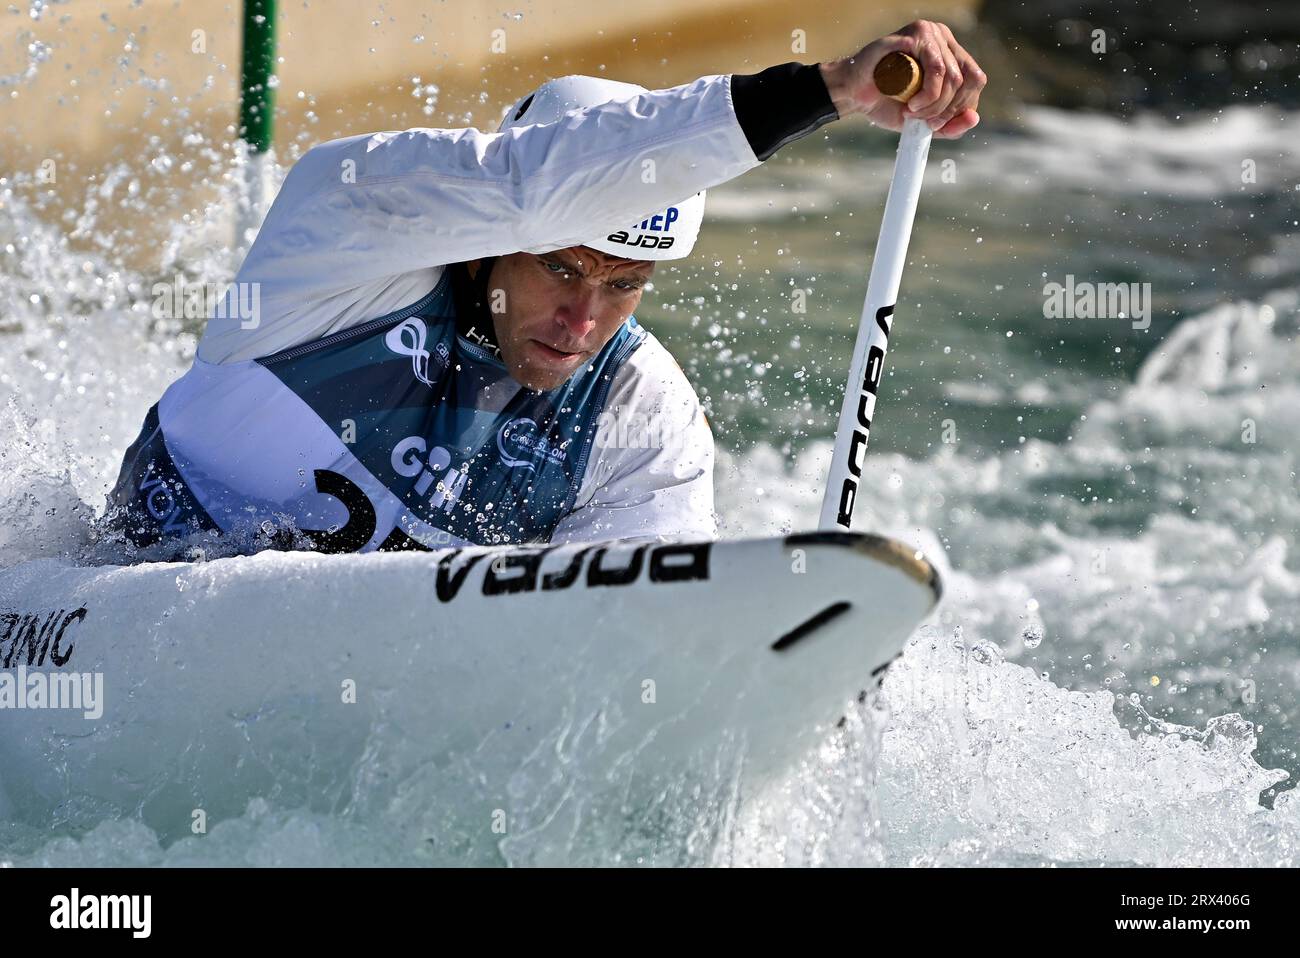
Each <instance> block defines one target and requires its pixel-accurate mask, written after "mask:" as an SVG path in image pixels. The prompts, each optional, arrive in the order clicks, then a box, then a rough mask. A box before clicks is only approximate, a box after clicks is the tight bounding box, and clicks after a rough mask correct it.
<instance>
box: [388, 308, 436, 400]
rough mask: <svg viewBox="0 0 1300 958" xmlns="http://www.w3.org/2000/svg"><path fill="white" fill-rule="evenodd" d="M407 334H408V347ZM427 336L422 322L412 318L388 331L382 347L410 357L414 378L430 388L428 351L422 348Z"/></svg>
mask: <svg viewBox="0 0 1300 958" xmlns="http://www.w3.org/2000/svg"><path fill="white" fill-rule="evenodd" d="M408 333H409V334H410V344H409V345H408V343H407V334H408ZM428 335H429V332H428V330H427V329H426V328H425V325H424V320H422V319H420V318H419V317H417V316H412V317H411V318H410V319H408V320H406V321H405V322H402V323H399V324H398V325H396V326H394V327H393V328H392V329H390V330H389V331H388V333H387V335H385V336H384V345H385V346H387V347H388V348H389V349H391V350H392V351H393V352H395V353H397V355H399V356H410V357H411V371H412V372H413V373H414V374H415V378H416V379H418V380H420V382H422V383H424V384H425V385H426V386H432V385H433V383H431V382H429V351H428V350H427V349H425V348H424V341H425V339H427V338H428Z"/></svg>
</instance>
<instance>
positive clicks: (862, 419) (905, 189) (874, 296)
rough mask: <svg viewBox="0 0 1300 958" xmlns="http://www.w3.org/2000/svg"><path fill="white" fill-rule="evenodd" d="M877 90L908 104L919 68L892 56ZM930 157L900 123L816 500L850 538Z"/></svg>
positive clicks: (914, 132) (879, 73) (831, 524)
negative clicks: (826, 470)
mask: <svg viewBox="0 0 1300 958" xmlns="http://www.w3.org/2000/svg"><path fill="white" fill-rule="evenodd" d="M873 75H874V78H875V81H876V87H877V88H878V89H879V90H880V92H881V93H884V94H885V95H886V96H888V97H890V98H891V99H894V100H898V101H899V102H900V103H906V102H907V101H908V100H909V99H910V98H911V97H912V94H914V93H915V92H916V91H917V90H918V89H920V87H921V68H920V66H919V65H918V64H917V62H916V61H915V60H914V59H912V58H911V57H910V56H908V55H907V54H906V53H898V52H895V53H891V54H889V55H888V56H887V57H885V58H884V59H883V60H881V61H880V62H879V63H878V64H877V65H876V69H875V71H874V74H873ZM929 153H930V127H929V125H928V124H926V122H925V121H924V120H916V119H910V120H905V121H904V122H903V132H902V135H901V136H900V137H899V140H898V158H897V159H896V160H895V161H894V178H893V180H892V181H891V182H890V184H889V198H888V199H886V200H885V216H884V219H883V220H882V221H881V223H880V239H879V240H878V241H877V243H876V256H875V259H874V260H873V261H872V263H871V278H870V279H868V280H867V301H866V303H865V304H864V305H863V307H862V320H861V321H860V322H859V324H858V339H857V343H856V344H855V345H854V347H853V365H852V366H850V367H849V383H848V386H847V388H846V389H845V391H844V405H843V407H842V408H841V409H840V422H839V427H838V428H837V429H836V430H835V452H834V454H833V456H832V457H831V469H830V476H829V477H828V478H827V481H826V497H825V498H824V499H823V500H822V511H821V517H820V519H819V520H818V523H817V526H818V528H820V529H837V530H843V531H848V530H849V529H850V528H851V526H852V523H853V504H854V502H855V500H856V499H857V494H858V483H859V481H860V479H861V477H862V465H863V460H864V459H865V457H866V452H867V438H868V436H869V435H870V433H871V422H872V420H873V419H874V418H875V414H876V390H877V388H878V387H879V386H880V377H881V375H882V374H883V373H884V367H885V350H886V349H887V348H888V347H889V330H890V328H891V327H892V326H893V323H894V320H893V315H894V303H895V301H896V300H897V298H898V284H899V282H900V281H901V280H902V278H903V262H904V261H905V260H906V259H907V243H908V240H910V239H911V237H912V220H913V219H914V218H915V216H916V203H917V200H918V199H919V198H920V196H921V179H922V177H923V176H924V174H925V160H926V157H927V156H929Z"/></svg>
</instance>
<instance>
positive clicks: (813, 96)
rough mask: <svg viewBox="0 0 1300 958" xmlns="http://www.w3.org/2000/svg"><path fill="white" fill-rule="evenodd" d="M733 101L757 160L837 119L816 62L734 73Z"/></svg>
mask: <svg viewBox="0 0 1300 958" xmlns="http://www.w3.org/2000/svg"><path fill="white" fill-rule="evenodd" d="M731 102H732V103H733V104H734V105H735V108H736V119H737V120H738V121H740V128H741V129H742V130H744V131H745V138H746V139H747V140H749V145H750V147H751V148H752V149H753V151H754V155H755V156H757V157H758V158H759V159H760V160H766V159H767V158H768V157H770V156H771V155H772V154H773V153H775V152H776V151H777V150H779V149H780V148H781V147H783V146H785V145H786V144H787V143H789V142H790V141H791V140H797V139H799V137H801V136H807V135H808V134H809V133H811V132H812V131H813V130H815V129H817V128H818V127H819V126H822V125H823V124H826V123H829V122H830V121H831V120H838V119H839V118H840V114H839V112H838V111H837V110H836V109H835V104H834V103H832V102H831V94H830V91H829V90H827V89H826V81H825V80H823V79H822V72H821V70H820V69H819V68H818V67H817V64H815V63H814V64H811V65H804V64H802V63H782V64H781V65H780V66H774V67H768V69H766V70H764V71H763V72H762V73H735V74H732V77H731Z"/></svg>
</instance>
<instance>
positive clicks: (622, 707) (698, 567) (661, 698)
mask: <svg viewBox="0 0 1300 958" xmlns="http://www.w3.org/2000/svg"><path fill="white" fill-rule="evenodd" d="M938 597H939V581H938V577H937V575H936V574H935V571H934V569H933V568H932V567H931V565H930V564H929V563H928V562H927V561H926V560H925V559H924V558H923V557H921V556H920V555H919V554H917V553H916V552H915V551H914V550H913V549H911V548H910V547H907V546H904V545H902V544H900V543H897V542H894V541H891V540H887V539H882V538H880V537H876V536H868V535H858V534H846V533H809V534H805V535H794V536H787V537H785V538H773V539H757V540H748V541H736V542H715V543H698V544H672V545H651V546H646V545H640V546H637V545H634V544H606V545H595V546H581V547H579V546H565V547H556V548H542V547H535V548H520V547H513V548H503V549H483V548H472V549H460V550H449V551H443V552H436V553H398V554H382V555H381V554H374V555H365V556H334V555H321V554H316V553H280V552H266V553H262V554H259V555H256V556H252V557H239V558H231V559H220V560H215V561H211V562H206V563H199V564H192V565H191V564H170V563H168V564H153V565H140V566H132V567H98V568H86V567H75V566H69V565H67V564H66V563H62V562H59V561H54V560H42V561H36V562H29V563H25V564H23V565H20V566H16V567H14V568H11V569H7V570H4V571H0V705H3V706H4V707H3V708H0V806H7V807H3V808H0V813H3V814H4V817H6V818H14V819H17V820H20V821H23V822H26V823H29V824H32V825H36V826H38V827H46V826H52V825H63V826H72V827H76V826H78V825H79V824H89V823H91V822H94V821H99V820H102V819H103V817H104V816H105V815H106V814H111V815H114V816H118V815H121V816H128V817H140V818H142V819H143V820H144V821H145V822H146V823H147V824H149V825H150V826H151V827H153V828H154V829H155V830H157V831H158V832H159V833H160V835H162V836H164V837H167V836H172V837H175V836H180V835H183V834H188V833H189V830H190V825H191V821H192V815H193V813H194V810H195V809H203V810H204V812H205V814H206V815H208V816H209V817H210V819H211V817H216V818H217V819H220V818H221V817H224V816H227V815H237V814H240V813H241V812H242V811H243V810H244V807H245V805H246V803H247V801H248V800H249V799H250V798H251V797H254V796H258V795H262V796H267V797H270V798H273V799H275V800H277V801H278V802H280V803H282V804H286V803H287V804H290V805H301V806H304V807H312V808H319V809H324V810H334V811H337V810H340V809H349V808H356V807H357V806H358V805H360V804H365V803H367V802H373V801H383V800H388V799H390V798H391V796H392V795H393V794H395V790H397V789H399V788H400V785H401V783H402V782H403V781H404V780H406V779H409V778H410V777H411V776H414V775H416V774H417V773H418V774H419V775H422V776H425V777H427V776H429V775H434V776H437V775H438V774H444V777H447V776H453V777H454V776H457V775H461V776H463V775H466V774H467V773H466V772H465V769H467V768H472V769H473V773H472V774H473V777H474V778H475V781H474V783H473V788H474V791H475V793H476V794H477V795H479V796H480V797H481V796H487V798H488V800H489V802H491V801H494V798H493V796H498V795H499V801H500V807H501V808H508V807H509V805H510V802H511V797H510V794H509V791H510V788H511V786H510V781H511V776H512V775H514V774H515V773H516V772H517V771H518V770H519V769H520V768H521V767H523V766H524V765H526V764H527V763H528V762H529V761H530V760H532V759H533V758H535V756H537V755H538V754H539V753H543V752H548V750H549V752H550V753H551V754H553V755H554V756H556V761H558V762H561V763H563V762H564V761H565V760H566V759H567V758H568V757H571V756H572V754H573V752H574V751H575V750H576V749H577V748H578V747H579V746H578V745H576V744H575V739H577V738H578V737H579V736H580V735H581V736H585V738H584V739H583V742H582V745H581V750H582V762H583V763H584V769H585V773H584V774H585V777H586V779H587V780H590V781H602V782H605V783H607V784H610V785H611V786H616V790H617V791H618V792H619V793H620V794H621V795H623V796H624V797H625V798H626V796H627V795H629V794H631V793H632V792H634V791H635V790H637V789H654V788H658V787H661V786H662V785H663V783H665V782H668V781H671V780H672V779H673V778H674V776H678V775H680V774H682V773H683V770H684V769H685V768H687V767H688V766H689V765H690V763H691V762H692V761H697V760H699V759H700V757H701V756H705V757H706V759H708V760H716V758H717V757H718V755H719V754H720V753H721V752H724V751H727V750H731V751H732V753H733V754H732V758H735V759H737V760H738V762H739V765H740V767H742V768H743V778H744V788H746V789H751V788H761V787H762V786H763V785H764V784H766V783H767V782H769V781H771V780H772V778H773V776H779V775H780V774H781V773H783V772H785V771H787V770H788V769H789V768H791V767H792V766H793V765H794V764H796V763H797V762H798V761H799V760H800V759H801V758H802V757H804V756H805V755H807V754H808V753H809V751H810V750H811V749H813V748H814V747H815V746H816V744H817V743H818V741H819V740H820V739H821V738H824V736H825V733H826V729H827V728H828V726H829V725H831V724H833V723H834V722H835V721H836V720H837V719H838V717H839V716H840V715H841V714H842V713H843V709H844V707H845V704H846V703H847V702H848V701H849V700H851V699H852V697H853V696H854V695H855V694H857V693H858V692H859V690H861V689H863V688H866V687H868V686H870V685H871V684H872V682H873V677H874V678H875V679H878V677H879V676H880V674H881V673H882V672H883V670H884V669H885V668H886V667H887V665H888V663H889V662H890V661H891V660H892V659H893V658H894V657H895V656H897V655H898V654H899V652H900V650H901V649H902V647H903V645H904V643H905V642H906V640H907V638H908V637H909V636H910V635H911V633H912V632H913V630H914V629H915V628H916V627H917V625H918V624H919V623H920V622H921V621H922V620H923V619H924V618H925V617H926V615H927V614H928V613H929V612H930V610H931V609H932V608H933V607H934V605H935V603H936V602H937V600H938ZM96 674H98V675H99V676H102V683H103V684H102V694H101V696H100V702H99V703H97V704H98V705H99V706H101V707H102V714H101V715H98V716H94V715H93V712H94V711H96V710H97V709H95V708H91V709H90V711H91V713H92V714H91V715H90V717H88V716H87V706H91V705H92V704H94V703H90V702H89V701H82V702H81V703H80V705H81V708H67V707H65V708H57V709H56V708H49V707H45V708H34V707H31V706H32V705H33V695H34V694H35V693H36V691H37V690H38V687H39V688H43V689H45V690H46V692H47V700H46V702H45V704H46V705H49V704H52V703H51V702H50V700H49V699H51V698H53V696H54V695H55V694H59V695H61V696H62V704H65V705H67V704H69V698H68V697H69V695H70V694H71V692H72V690H73V688H74V687H75V688H76V689H81V688H82V687H83V686H82V685H81V684H79V683H74V682H73V681H72V679H73V678H77V679H81V678H82V677H83V676H86V677H88V678H86V682H87V683H88V684H86V685H85V686H84V687H85V688H88V689H90V690H92V691H93V689H94V685H93V682H94V681H95V678H94V676H95V675H96ZM59 675H64V676H66V677H67V679H66V680H64V681H62V682H61V681H60V680H59V679H58V678H57V676H59ZM6 690H7V691H6ZM6 695H7V697H6ZM18 705H21V706H23V707H15V706H18ZM709 756H712V758H711V759H709V758H708V757H709ZM456 788H457V783H456V782H455V781H451V782H444V783H442V785H441V786H440V789H439V791H440V792H442V793H443V794H454V793H455V790H456ZM485 824H486V819H485Z"/></svg>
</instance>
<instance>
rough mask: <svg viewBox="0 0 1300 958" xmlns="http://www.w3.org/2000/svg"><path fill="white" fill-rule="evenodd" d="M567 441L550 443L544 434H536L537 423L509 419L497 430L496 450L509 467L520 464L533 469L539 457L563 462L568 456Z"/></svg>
mask: <svg viewBox="0 0 1300 958" xmlns="http://www.w3.org/2000/svg"><path fill="white" fill-rule="evenodd" d="M567 445H568V443H567V442H562V443H559V444H552V443H551V441H550V440H549V439H547V438H546V437H545V436H539V435H537V423H536V422H534V421H533V420H531V419H525V418H519V419H511V420H510V421H509V422H508V423H506V424H505V425H504V426H502V427H501V429H500V431H498V432H497V451H498V452H500V453H501V461H502V462H503V463H505V464H506V465H507V466H509V467H510V468H511V469H514V468H516V467H519V466H522V467H523V468H525V469H534V468H536V466H537V461H538V460H539V459H545V460H547V461H550V462H556V463H559V462H564V460H565V457H567V456H568V452H567V450H565V448H564V447H565V446H567Z"/></svg>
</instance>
